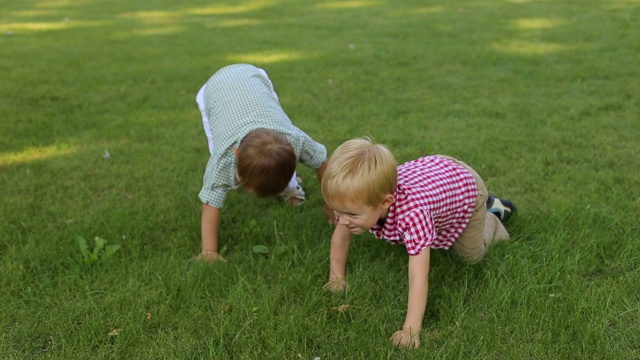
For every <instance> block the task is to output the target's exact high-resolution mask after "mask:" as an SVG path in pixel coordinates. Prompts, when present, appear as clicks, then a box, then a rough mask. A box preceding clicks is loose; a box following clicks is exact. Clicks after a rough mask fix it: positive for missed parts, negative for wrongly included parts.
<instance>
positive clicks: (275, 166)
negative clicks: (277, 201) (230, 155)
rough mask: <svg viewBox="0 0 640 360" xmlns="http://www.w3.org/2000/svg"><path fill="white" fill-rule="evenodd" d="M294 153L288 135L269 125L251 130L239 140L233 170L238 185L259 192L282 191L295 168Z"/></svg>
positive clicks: (270, 194) (261, 194)
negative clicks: (236, 173)
mask: <svg viewBox="0 0 640 360" xmlns="http://www.w3.org/2000/svg"><path fill="white" fill-rule="evenodd" d="M296 163H297V158H296V153H295V151H294V150H293V146H292V145H291V143H289V140H287V138H286V137H285V136H284V135H282V134H280V133H278V132H275V131H273V130H270V129H263V128H259V129H254V130H251V131H250V132H249V133H247V135H245V137H244V138H242V140H241V141H240V145H239V147H238V154H237V157H236V170H237V172H238V178H239V181H240V186H242V187H244V188H247V189H249V190H252V191H254V192H255V193H256V194H257V195H258V196H273V195H278V194H279V193H281V192H282V191H283V190H284V189H285V188H286V187H287V184H289V181H290V180H291V177H292V176H293V173H294V171H295V170H296Z"/></svg>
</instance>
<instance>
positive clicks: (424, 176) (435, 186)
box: [321, 138, 516, 347]
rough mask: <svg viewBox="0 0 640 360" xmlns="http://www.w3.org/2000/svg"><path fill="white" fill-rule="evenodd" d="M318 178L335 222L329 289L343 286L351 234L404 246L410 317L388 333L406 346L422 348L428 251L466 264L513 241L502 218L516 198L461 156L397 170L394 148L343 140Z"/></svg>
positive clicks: (426, 160) (436, 158)
mask: <svg viewBox="0 0 640 360" xmlns="http://www.w3.org/2000/svg"><path fill="white" fill-rule="evenodd" d="M321 183H322V195H323V197H324V200H325V202H326V204H327V205H328V206H329V207H330V208H332V209H333V210H334V214H335V217H336V221H337V225H336V228H335V230H334V232H333V235H332V237H331V256H330V273H329V281H328V282H327V283H326V284H325V288H326V289H328V290H330V291H333V292H341V291H343V290H344V289H345V288H346V282H345V266H346V262H347V255H348V251H349V243H350V240H351V235H352V234H361V233H364V232H366V231H370V232H371V233H372V234H373V235H374V236H375V237H377V238H380V239H386V240H387V241H389V242H391V243H393V244H403V245H404V246H405V247H406V249H407V252H408V253H409V255H410V256H409V272H408V273H409V301H408V309H407V315H406V319H405V322H404V326H403V327H402V330H399V331H397V332H395V333H394V334H393V335H392V336H391V340H392V342H393V343H394V345H396V346H401V347H418V346H420V329H421V327H422V319H423V316H424V313H425V307H426V305H427V289H428V277H429V252H430V249H449V248H450V247H451V248H453V250H454V251H456V252H457V253H458V254H460V255H461V256H462V257H464V258H465V259H466V260H468V261H469V262H477V261H479V260H480V259H481V258H482V257H483V256H484V254H485V252H486V250H487V247H488V246H489V245H490V244H491V243H492V242H496V241H504V240H508V239H509V234H508V233H507V231H506V229H505V228H504V226H503V225H502V221H506V220H507V219H508V218H509V217H510V215H511V214H512V213H513V212H515V210H516V209H515V207H514V206H513V204H511V202H509V201H507V200H503V199H499V198H496V197H493V196H491V195H488V193H487V189H486V187H485V185H484V183H483V181H482V179H481V178H480V176H479V175H478V174H477V173H476V172H475V171H474V170H473V169H471V168H470V167H469V166H468V165H466V164H465V163H463V162H462V161H458V160H455V159H453V158H450V157H446V156H427V157H422V158H420V159H417V160H414V161H410V162H407V163H404V164H402V165H400V166H397V167H396V160H395V158H394V156H393V155H392V154H391V152H390V151H389V150H388V149H387V148H385V147H384V146H383V145H375V144H372V143H371V141H370V140H369V139H368V138H361V139H354V140H349V141H347V142H345V143H344V144H342V145H340V146H339V147H338V148H337V149H336V151H335V152H334V153H333V155H332V156H331V159H330V160H329V163H328V165H327V169H326V171H325V173H324V177H323V178H322V182H321ZM487 201H488V202H487ZM487 209H488V210H487Z"/></svg>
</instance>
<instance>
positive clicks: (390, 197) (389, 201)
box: [382, 194, 396, 209]
mask: <svg viewBox="0 0 640 360" xmlns="http://www.w3.org/2000/svg"><path fill="white" fill-rule="evenodd" d="M394 201H396V198H395V197H394V196H393V194H387V195H385V196H384V198H383V199H382V206H383V207H384V208H385V209H388V208H389V207H390V206H391V204H393V202H394Z"/></svg>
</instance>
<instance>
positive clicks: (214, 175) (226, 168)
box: [198, 157, 235, 208]
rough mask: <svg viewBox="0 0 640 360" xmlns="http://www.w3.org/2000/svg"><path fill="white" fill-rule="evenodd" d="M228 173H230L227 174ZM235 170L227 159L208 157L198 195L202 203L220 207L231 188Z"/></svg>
mask: <svg viewBox="0 0 640 360" xmlns="http://www.w3.org/2000/svg"><path fill="white" fill-rule="evenodd" d="M229 174H230V175H229ZM234 178H235V172H234V171H233V163H232V162H230V161H229V160H223V159H215V158H214V157H211V158H209V162H208V163H207V168H206V170H205V172H204V178H203V180H202V189H200V193H199V195H198V197H199V198H200V201H202V202H203V203H206V204H209V205H211V206H213V207H216V208H222V206H223V205H224V200H225V198H226V197H227V193H228V192H229V190H231V189H233V182H234Z"/></svg>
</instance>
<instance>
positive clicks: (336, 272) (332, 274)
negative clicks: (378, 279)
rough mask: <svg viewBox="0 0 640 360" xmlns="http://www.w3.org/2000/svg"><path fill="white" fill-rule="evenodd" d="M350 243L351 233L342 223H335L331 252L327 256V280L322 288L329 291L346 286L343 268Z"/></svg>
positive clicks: (342, 288) (342, 289)
mask: <svg viewBox="0 0 640 360" xmlns="http://www.w3.org/2000/svg"><path fill="white" fill-rule="evenodd" d="M350 244H351V233H350V232H349V230H348V229H347V227H346V226H344V225H337V226H336V228H335V229H334V230H333V235H332V236H331V253H330V256H329V281H327V283H326V284H325V285H324V288H325V289H327V290H329V291H331V292H342V291H344V290H345V288H346V287H347V282H346V280H345V272H346V271H345V269H346V266H347V257H348V255H349V245H350Z"/></svg>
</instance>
